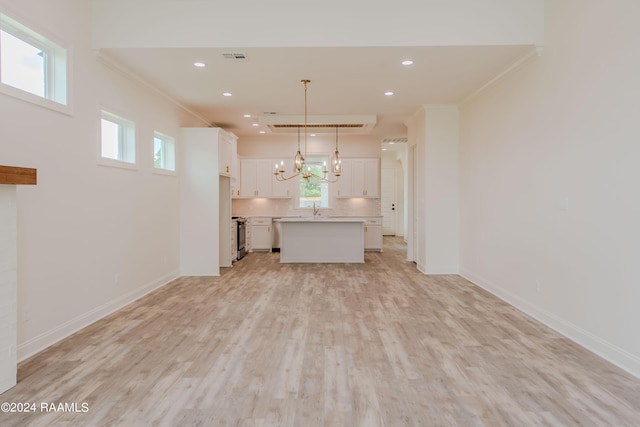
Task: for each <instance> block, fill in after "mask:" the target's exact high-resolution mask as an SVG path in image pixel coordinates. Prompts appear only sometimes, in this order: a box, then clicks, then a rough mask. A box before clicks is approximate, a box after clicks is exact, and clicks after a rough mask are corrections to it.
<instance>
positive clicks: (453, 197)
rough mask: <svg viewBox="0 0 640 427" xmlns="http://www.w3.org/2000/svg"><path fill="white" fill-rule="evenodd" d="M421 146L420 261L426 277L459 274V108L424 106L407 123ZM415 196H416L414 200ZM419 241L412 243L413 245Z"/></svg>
mask: <svg viewBox="0 0 640 427" xmlns="http://www.w3.org/2000/svg"><path fill="white" fill-rule="evenodd" d="M406 125H407V128H408V135H409V144H410V145H415V146H416V156H417V159H416V160H417V162H416V165H417V169H416V171H415V176H414V179H415V182H414V184H415V185H414V188H413V191H414V194H413V199H414V202H413V203H415V208H416V209H415V211H414V212H412V213H411V215H410V216H409V217H410V218H412V215H415V217H414V218H413V220H414V221H413V222H414V225H413V226H414V227H415V229H416V236H415V238H416V239H417V241H416V242H415V243H416V254H415V261H416V263H417V265H418V269H419V270H420V271H421V272H423V273H425V274H457V273H458V269H459V177H458V154H459V153H458V138H459V135H458V108H457V107H456V106H451V105H424V106H423V107H422V108H421V109H420V110H418V111H417V112H416V113H415V114H414V115H413V116H412V117H411V119H409V120H408V121H407V122H406ZM410 197H411V196H410ZM412 240H413V237H411V238H410V239H409V244H410V245H412V244H413V241H412Z"/></svg>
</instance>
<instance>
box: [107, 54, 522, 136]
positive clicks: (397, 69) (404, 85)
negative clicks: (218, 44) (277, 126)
mask: <svg viewBox="0 0 640 427" xmlns="http://www.w3.org/2000/svg"><path fill="white" fill-rule="evenodd" d="M532 49H534V48H533V47H532V46H524V45H510V46H468V47H467V46H452V47H434V46H417V47H415V46H414V47H310V48H296V47H270V48H246V49H245V48H232V49H223V48H126V49H102V50H101V53H102V54H103V55H106V56H107V57H109V58H110V59H112V60H115V61H116V62H117V63H119V64H120V65H122V66H124V68H127V69H129V70H130V71H132V72H133V73H135V74H137V75H138V76H140V77H141V78H143V79H144V80H145V81H147V82H148V83H150V84H151V85H153V86H155V87H157V88H159V89H160V90H161V91H162V92H164V93H166V94H167V95H169V96H170V97H171V98H173V99H174V100H176V101H178V102H179V103H180V104H182V105H183V106H185V107H186V108H188V109H189V110H191V111H192V112H194V113H196V114H197V115H199V116H200V117H201V118H203V119H204V120H205V121H206V122H207V123H209V124H215V125H218V126H220V127H222V128H224V129H226V130H228V131H231V132H233V133H235V134H236V135H238V136H239V137H243V136H245V137H246V136H257V135H260V134H259V132H260V131H264V132H265V133H266V134H269V133H271V132H272V130H271V129H269V128H268V127H267V126H265V125H262V124H259V125H258V126H252V125H253V124H254V123H259V121H260V116H263V115H265V114H267V115H270V116H272V115H274V114H275V115H302V114H303V109H304V88H303V85H302V83H301V82H300V80H301V79H309V80H311V83H309V85H308V114H309V115H351V114H353V115H375V116H376V124H375V126H373V127H372V128H371V129H369V130H366V131H365V132H367V133H368V134H369V135H370V136H371V137H373V138H376V139H379V140H380V141H382V140H383V139H384V138H389V137H400V136H406V128H405V126H404V124H403V122H404V121H405V120H406V119H407V118H408V117H410V116H411V115H412V114H413V113H414V112H416V111H417V109H418V108H419V107H420V105H423V104H456V103H459V102H460V101H462V100H464V99H465V98H467V97H469V96H470V95H472V94H473V93H474V92H475V91H476V90H478V89H479V88H481V87H482V86H483V85H485V84H486V83H487V82H489V81H491V80H492V79H493V78H495V77H496V76H498V75H499V74H500V73H501V72H503V71H505V70H506V69H508V68H509V67H510V66H512V65H513V64H515V63H517V62H518V61H519V60H520V59H522V58H523V57H525V56H527V55H528V54H530V52H531V51H532ZM226 53H241V54H244V55H245V56H246V59H240V60H238V59H225V57H224V55H223V54H226ZM406 59H411V60H413V61H414V63H413V65H402V64H401V62H402V61H403V60H406ZM196 61H200V62H203V63H205V64H206V67H204V68H196V67H195V66H194V65H193V63H194V62H196ZM386 91H393V92H394V95H393V96H385V92H386ZM224 92H229V93H231V94H232V96H224V95H223V93H224ZM245 114H250V115H251V117H248V118H247V117H244V115H245Z"/></svg>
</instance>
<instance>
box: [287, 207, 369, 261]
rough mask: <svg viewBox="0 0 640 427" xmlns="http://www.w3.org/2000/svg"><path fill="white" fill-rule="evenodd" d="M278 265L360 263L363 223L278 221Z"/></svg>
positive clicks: (361, 258) (289, 219)
mask: <svg viewBox="0 0 640 427" xmlns="http://www.w3.org/2000/svg"><path fill="white" fill-rule="evenodd" d="M279 221H280V224H281V229H282V237H281V242H280V262H281V263H296V262H297V263H303V262H307V263H316V262H324V263H363V262H364V220H361V219H349V218H319V217H303V218H282V219H280V220H279Z"/></svg>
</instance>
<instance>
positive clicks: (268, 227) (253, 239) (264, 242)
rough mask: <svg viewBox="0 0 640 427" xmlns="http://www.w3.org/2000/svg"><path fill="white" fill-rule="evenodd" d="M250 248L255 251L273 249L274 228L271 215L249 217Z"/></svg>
mask: <svg viewBox="0 0 640 427" xmlns="http://www.w3.org/2000/svg"><path fill="white" fill-rule="evenodd" d="M248 225H249V226H248V231H249V236H248V240H249V250H250V251H251V252H255V251H267V252H269V251H271V242H272V230H273V226H272V224H271V218H270V217H254V218H249V221H248Z"/></svg>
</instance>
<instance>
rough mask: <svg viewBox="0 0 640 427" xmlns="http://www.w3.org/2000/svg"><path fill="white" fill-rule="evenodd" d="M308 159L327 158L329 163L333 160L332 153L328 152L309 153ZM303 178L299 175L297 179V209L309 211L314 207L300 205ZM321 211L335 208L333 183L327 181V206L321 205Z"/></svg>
mask: <svg viewBox="0 0 640 427" xmlns="http://www.w3.org/2000/svg"><path fill="white" fill-rule="evenodd" d="M306 158H307V159H309V158H311V159H313V158H320V159H323V160H326V162H327V164H329V162H330V161H331V155H330V154H327V153H309V154H307V157H306ZM301 179H303V178H302V176H301V175H300V176H298V179H297V180H296V187H295V209H296V210H300V211H301V212H308V211H310V210H313V207H302V206H300V180H301ZM318 209H319V210H321V211H326V210H331V209H333V189H332V185H331V183H327V206H323V207H319V208H318Z"/></svg>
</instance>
